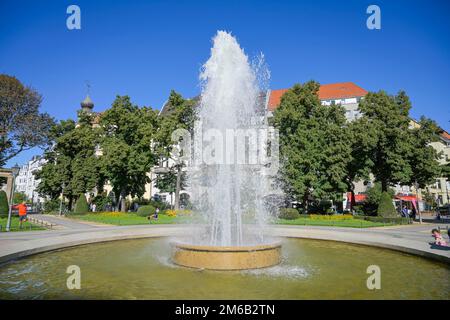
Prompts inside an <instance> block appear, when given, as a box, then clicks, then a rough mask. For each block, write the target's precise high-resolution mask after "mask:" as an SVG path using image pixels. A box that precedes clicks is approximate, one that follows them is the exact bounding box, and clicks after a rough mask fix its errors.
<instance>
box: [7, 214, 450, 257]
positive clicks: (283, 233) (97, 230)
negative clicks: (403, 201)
mask: <svg viewBox="0 0 450 320" xmlns="http://www.w3.org/2000/svg"><path fill="white" fill-rule="evenodd" d="M52 218H55V219H63V220H64V221H62V220H58V222H59V223H62V222H64V223H65V229H59V230H48V231H29V232H11V233H6V232H4V233H1V234H0V262H5V261H8V260H11V259H15V258H20V257H24V256H27V255H31V254H36V253H40V252H44V251H49V250H55V249H59V248H66V247H71V246H76V245H80V244H88V243H95V242H104V241H113V240H121V239H135V238H149V237H165V236H169V237H170V236H182V235H186V232H187V228H189V226H188V225H139V226H105V225H103V226H102V227H99V226H95V225H91V224H86V223H82V222H76V221H72V220H70V221H66V220H68V219H67V218H59V217H52ZM435 226H436V225H434V224H426V225H425V224H424V225H408V226H396V227H386V228H373V229H358V228H340V227H318V226H287V225H274V226H270V227H268V229H267V233H269V234H271V235H273V236H280V237H296V238H310V239H322V240H334V241H343V242H349V243H357V244H364V245H371V246H376V247H383V248H389V249H394V250H399V251H402V252H407V253H411V254H416V255H419V256H423V257H427V258H432V259H436V260H439V261H442V262H446V263H449V264H450V247H449V248H435V247H434V246H432V245H430V242H432V241H433V239H432V237H431V233H430V230H431V229H432V228H434V227H435ZM440 226H441V227H442V226H445V225H442V224H441V225H440ZM447 226H448V224H447ZM445 238H446V239H447V236H445Z"/></svg>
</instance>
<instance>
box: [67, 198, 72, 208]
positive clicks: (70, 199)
mask: <svg viewBox="0 0 450 320" xmlns="http://www.w3.org/2000/svg"><path fill="white" fill-rule="evenodd" d="M67 198H69V204H68V207H69V208H68V209H69V211H72V205H73V197H72V196H69V197H67Z"/></svg>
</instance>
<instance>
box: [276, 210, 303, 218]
mask: <svg viewBox="0 0 450 320" xmlns="http://www.w3.org/2000/svg"><path fill="white" fill-rule="evenodd" d="M278 218H280V219H286V220H295V219H298V218H300V214H299V213H298V210H297V209H294V208H281V209H280V212H279V213H278Z"/></svg>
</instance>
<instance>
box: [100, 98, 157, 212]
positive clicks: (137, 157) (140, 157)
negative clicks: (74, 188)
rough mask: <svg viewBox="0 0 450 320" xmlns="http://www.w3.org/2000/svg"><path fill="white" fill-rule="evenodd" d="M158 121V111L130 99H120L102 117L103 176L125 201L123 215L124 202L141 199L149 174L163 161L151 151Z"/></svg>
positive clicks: (122, 206) (148, 180)
mask: <svg viewBox="0 0 450 320" xmlns="http://www.w3.org/2000/svg"><path fill="white" fill-rule="evenodd" d="M158 121H159V120H158V117H157V112H156V111H155V110H153V109H151V108H147V107H143V108H139V107H138V106H136V105H134V104H132V103H131V101H130V98H129V97H128V96H117V98H116V100H115V101H114V102H113V105H112V107H111V108H110V109H108V110H106V111H105V112H104V113H103V114H102V117H101V119H100V126H101V130H102V136H103V139H102V141H101V149H102V153H103V156H102V157H101V163H102V172H103V173H104V175H105V177H107V179H108V180H109V181H110V183H111V184H112V186H113V190H114V193H115V194H116V195H117V196H120V198H121V199H122V205H121V210H122V211H125V209H126V208H125V205H124V202H125V201H123V199H125V197H126V196H127V195H131V196H132V197H135V196H137V197H141V196H142V195H143V194H144V192H145V184H146V183H148V182H150V178H149V177H148V176H147V173H148V172H150V169H151V168H152V167H153V166H154V165H155V164H156V163H157V160H158V159H159V157H158V155H156V154H155V153H154V152H153V148H151V145H152V141H153V138H154V136H155V134H156V132H157V129H158Z"/></svg>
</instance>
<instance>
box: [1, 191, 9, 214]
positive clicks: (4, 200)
mask: <svg viewBox="0 0 450 320" xmlns="http://www.w3.org/2000/svg"><path fill="white" fill-rule="evenodd" d="M8 212H9V205H8V197H7V196H6V192H5V191H3V190H0V217H7V216H8Z"/></svg>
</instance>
